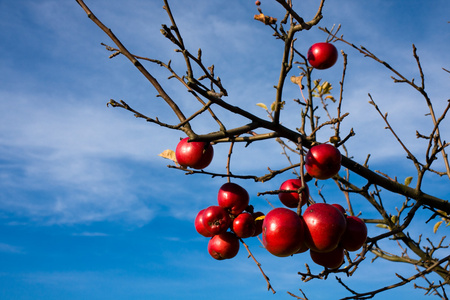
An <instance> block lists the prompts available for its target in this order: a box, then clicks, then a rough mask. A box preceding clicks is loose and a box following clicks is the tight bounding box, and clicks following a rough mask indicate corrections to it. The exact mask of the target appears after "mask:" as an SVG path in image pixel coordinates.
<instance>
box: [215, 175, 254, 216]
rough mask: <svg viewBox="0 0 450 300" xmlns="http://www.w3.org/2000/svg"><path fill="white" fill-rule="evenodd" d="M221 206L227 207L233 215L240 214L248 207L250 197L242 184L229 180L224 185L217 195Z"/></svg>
mask: <svg viewBox="0 0 450 300" xmlns="http://www.w3.org/2000/svg"><path fill="white" fill-rule="evenodd" d="M217 201H218V203H219V206H222V207H223V208H225V209H227V210H228V211H229V212H230V213H231V214H232V215H235V216H237V215H239V214H240V213H241V212H243V211H244V209H246V208H247V206H248V204H249V202H250V197H249V195H248V193H247V191H246V190H245V189H244V188H243V187H241V186H240V185H238V184H236V183H232V182H227V183H225V184H224V185H222V186H221V187H220V189H219V193H218V195H217Z"/></svg>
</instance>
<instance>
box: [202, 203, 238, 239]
mask: <svg viewBox="0 0 450 300" xmlns="http://www.w3.org/2000/svg"><path fill="white" fill-rule="evenodd" d="M202 219H203V222H202V223H203V226H204V227H205V229H206V230H207V231H208V232H210V233H211V234H213V235H216V234H221V233H223V232H225V231H227V230H228V228H230V225H231V218H230V215H229V214H228V212H227V211H226V210H225V209H224V208H223V207H220V206H209V207H207V208H205V210H204V212H203V215H202Z"/></svg>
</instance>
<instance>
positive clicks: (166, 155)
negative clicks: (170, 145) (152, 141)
mask: <svg viewBox="0 0 450 300" xmlns="http://www.w3.org/2000/svg"><path fill="white" fill-rule="evenodd" d="M158 155H159V156H161V157H163V158H166V159H170V160H172V161H174V162H175V163H176V162H177V158H176V156H175V151H173V150H170V149H167V150H164V151H163V152H162V153H160V154H158Z"/></svg>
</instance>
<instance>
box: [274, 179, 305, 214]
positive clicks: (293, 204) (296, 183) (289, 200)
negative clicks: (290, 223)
mask: <svg viewBox="0 0 450 300" xmlns="http://www.w3.org/2000/svg"><path fill="white" fill-rule="evenodd" d="M302 186H303V183H302V180H301V179H297V178H295V179H288V180H286V181H284V182H283V183H282V184H281V186H280V190H288V191H292V190H294V191H295V192H292V193H279V194H278V199H280V201H281V203H283V205H284V206H286V207H289V208H297V207H298V202H299V201H301V206H303V205H305V204H306V203H307V202H308V198H309V189H308V185H307V184H306V183H305V189H304V190H303V191H302V192H301V193H300V194H299V193H298V192H296V190H298V189H299V188H301V187H302Z"/></svg>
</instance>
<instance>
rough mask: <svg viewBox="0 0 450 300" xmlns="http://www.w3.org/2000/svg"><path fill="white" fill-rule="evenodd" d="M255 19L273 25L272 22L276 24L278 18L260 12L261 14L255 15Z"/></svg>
mask: <svg viewBox="0 0 450 300" xmlns="http://www.w3.org/2000/svg"><path fill="white" fill-rule="evenodd" d="M253 18H254V19H255V20H258V21H261V22H263V23H264V24H266V25H271V24H275V23H276V22H277V19H276V18H272V17H269V16H265V15H264V14H262V13H261V14H259V15H255V16H254V17H253Z"/></svg>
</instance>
